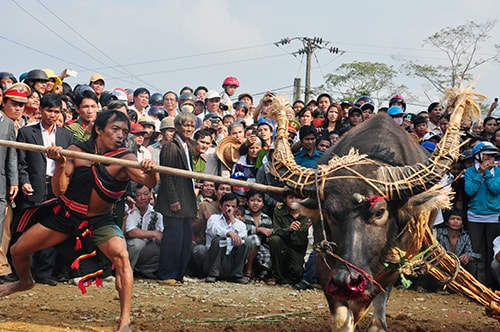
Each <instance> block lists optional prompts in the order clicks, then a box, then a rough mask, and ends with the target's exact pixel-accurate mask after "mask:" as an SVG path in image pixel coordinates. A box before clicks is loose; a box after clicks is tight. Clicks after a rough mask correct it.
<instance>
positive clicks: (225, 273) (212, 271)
mask: <svg viewBox="0 0 500 332" xmlns="http://www.w3.org/2000/svg"><path fill="white" fill-rule="evenodd" d="M220 204H221V210H222V213H221V214H214V215H212V216H211V217H210V218H209V219H208V221H207V232H206V235H207V237H206V238H207V241H206V246H207V248H208V257H207V260H206V270H207V271H208V277H207V278H206V282H215V281H217V279H223V280H228V281H233V282H236V283H242V284H246V283H248V279H246V278H243V267H244V265H245V262H246V260H247V257H248V254H249V252H250V249H251V246H252V243H251V241H249V240H248V239H247V227H246V225H245V223H243V221H241V220H238V219H236V217H235V216H234V214H235V211H236V209H237V207H238V197H237V196H236V195H235V194H233V193H228V194H225V195H224V196H222V198H221V200H220Z"/></svg>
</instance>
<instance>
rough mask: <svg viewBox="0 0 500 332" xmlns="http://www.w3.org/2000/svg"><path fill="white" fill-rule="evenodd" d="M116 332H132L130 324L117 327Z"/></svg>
mask: <svg viewBox="0 0 500 332" xmlns="http://www.w3.org/2000/svg"><path fill="white" fill-rule="evenodd" d="M118 332H132V329H131V328H130V323H129V324H127V325H121V324H120V327H118Z"/></svg>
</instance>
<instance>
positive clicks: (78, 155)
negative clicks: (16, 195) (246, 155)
mask: <svg viewBox="0 0 500 332" xmlns="http://www.w3.org/2000/svg"><path fill="white" fill-rule="evenodd" d="M0 146H6V147H10V148H15V149H21V150H28V151H33V152H42V153H45V149H46V147H45V146H43V145H36V144H29V143H21V142H14V141H7V140H0ZM61 155H63V156H65V157H70V158H74V159H85V160H90V161H93V162H97V163H102V164H107V165H119V166H123V167H132V168H139V169H140V168H141V164H140V163H139V162H136V161H132V160H125V159H118V158H111V157H105V156H101V155H96V154H91V153H86V152H80V151H70V150H65V149H62V150H61ZM153 170H154V171H157V172H158V173H164V174H169V175H173V176H180V177H183V178H190V179H198V180H202V181H205V180H206V181H213V182H217V183H225V184H229V185H231V186H239V187H246V188H250V189H255V190H258V191H264V192H272V193H278V194H282V193H284V192H285V188H282V187H275V186H270V185H265V184H261V183H255V182H247V181H242V180H236V179H231V178H227V177H222V176H217V175H212V174H204V173H198V172H191V171H187V170H183V169H178V168H173V167H167V166H154V167H153Z"/></svg>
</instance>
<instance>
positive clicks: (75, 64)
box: [0, 35, 136, 85]
mask: <svg viewBox="0 0 500 332" xmlns="http://www.w3.org/2000/svg"><path fill="white" fill-rule="evenodd" d="M0 39H3V40H5V41H8V42H10V43H12V44H15V45H17V46H20V47H24V48H26V49H28V50H31V51H33V52H36V53H39V54H42V55H44V56H47V57H49V58H53V59H56V60H59V61H61V62H64V63H65V64H70V65H73V66H75V68H83V69H85V70H88V71H93V69H92V68H89V67H85V66H83V65H81V64H79V63H75V62H72V61H70V60H66V59H64V58H61V57H59V56H56V55H53V54H50V53H47V52H44V51H41V50H39V49H36V48H34V47H31V46H29V45H26V44H23V43H20V42H18V41H15V40H12V39H10V38H7V37H5V36H1V35H0ZM109 78H110V79H116V80H119V81H121V82H124V83H129V84H134V85H135V84H136V83H135V82H132V81H128V80H126V79H123V78H119V77H115V76H110V77H109Z"/></svg>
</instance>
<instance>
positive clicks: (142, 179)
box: [122, 153, 160, 188]
mask: <svg viewBox="0 0 500 332" xmlns="http://www.w3.org/2000/svg"><path fill="white" fill-rule="evenodd" d="M122 159H127V160H131V161H137V157H136V156H135V155H134V154H131V153H130V154H127V155H125V156H123V157H122ZM154 166H156V163H155V162H154V161H153V160H151V159H146V160H143V161H141V169H138V168H132V167H127V168H126V172H127V174H128V176H129V177H130V178H131V179H132V181H134V182H137V183H140V184H143V185H145V186H146V187H148V188H154V187H155V186H156V184H157V183H158V181H159V180H160V176H159V175H158V172H156V171H153V167H154Z"/></svg>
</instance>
